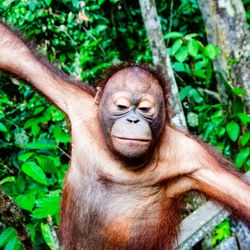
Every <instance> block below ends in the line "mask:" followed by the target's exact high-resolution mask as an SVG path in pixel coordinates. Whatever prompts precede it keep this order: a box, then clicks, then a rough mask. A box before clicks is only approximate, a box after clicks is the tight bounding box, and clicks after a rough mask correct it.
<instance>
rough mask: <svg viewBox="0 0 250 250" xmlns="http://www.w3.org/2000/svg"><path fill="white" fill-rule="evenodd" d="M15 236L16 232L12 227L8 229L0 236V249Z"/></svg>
mask: <svg viewBox="0 0 250 250" xmlns="http://www.w3.org/2000/svg"><path fill="white" fill-rule="evenodd" d="M15 235H16V230H15V229H14V228H13V227H8V228H6V229H4V230H3V232H2V233H1V234H0V247H2V246H3V245H5V244H6V243H7V242H8V241H9V240H10V239H11V238H13V237H14V236H15Z"/></svg>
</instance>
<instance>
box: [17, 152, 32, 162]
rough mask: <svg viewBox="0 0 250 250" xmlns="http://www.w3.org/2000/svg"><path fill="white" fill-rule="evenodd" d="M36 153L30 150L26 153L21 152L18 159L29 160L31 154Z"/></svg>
mask: <svg viewBox="0 0 250 250" xmlns="http://www.w3.org/2000/svg"><path fill="white" fill-rule="evenodd" d="M33 155H34V153H33V152H29V153H25V154H20V155H19V156H18V160H19V161H27V160H28V159H29V158H30V157H31V156H33Z"/></svg>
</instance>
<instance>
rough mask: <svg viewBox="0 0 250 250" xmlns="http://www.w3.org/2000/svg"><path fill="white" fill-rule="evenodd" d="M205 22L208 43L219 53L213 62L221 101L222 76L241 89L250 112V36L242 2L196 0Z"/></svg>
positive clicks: (224, 97) (235, 0) (223, 90)
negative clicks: (243, 91) (216, 48)
mask: <svg viewBox="0 0 250 250" xmlns="http://www.w3.org/2000/svg"><path fill="white" fill-rule="evenodd" d="M198 1H199V5H200V10H201V13H202V16H203V19H204V23H205V27H206V33H207V38H208V42H209V43H212V44H215V45H216V46H217V47H218V48H219V49H220V50H221V52H222V54H221V56H219V57H217V58H216V60H215V61H214V68H215V70H216V71H218V72H219V75H218V78H217V79H218V83H219V89H220V94H221V96H222V98H223V99H224V100H226V98H227V96H226V95H225V93H226V92H225V85H224V84H223V81H222V80H221V77H220V75H221V76H223V78H224V79H225V80H226V81H227V82H228V83H229V84H230V85H231V86H232V87H234V88H235V87H237V88H242V89H244V90H245V91H246V93H247V95H245V96H244V101H245V105H246V108H247V110H248V111H249V112H250V95H249V93H250V33H249V31H248V28H247V21H246V13H245V10H244V6H243V4H242V1H241V0H198Z"/></svg>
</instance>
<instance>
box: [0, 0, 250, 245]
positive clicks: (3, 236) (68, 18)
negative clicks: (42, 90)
mask: <svg viewBox="0 0 250 250" xmlns="http://www.w3.org/2000/svg"><path fill="white" fill-rule="evenodd" d="M244 2H245V4H249V1H247V0H246V1H244ZM157 7H158V11H159V15H160V18H161V24H162V29H163V34H164V39H165V41H166V44H167V45H168V52H169V54H170V56H171V60H172V66H173V68H174V70H175V76H176V79H177V81H178V85H179V86H180V98H181V100H182V102H183V106H184V109H185V113H186V117H187V121H188V124H189V128H190V130H191V131H192V132H194V133H198V134H199V135H200V136H201V137H202V138H203V139H204V140H206V141H208V142H209V143H211V144H213V145H214V146H215V147H216V148H217V149H218V150H219V151H220V152H222V153H223V154H225V155H226V156H227V157H229V158H231V159H233V160H235V163H236V167H237V168H239V169H241V170H250V156H249V155H250V152H249V151H250V148H249V141H250V132H249V130H248V128H249V125H250V116H249V115H247V114H246V113H244V106H243V102H242V96H244V95H245V94H246V93H244V91H243V90H241V89H239V88H232V87H230V86H229V85H228V84H227V83H226V82H225V86H226V88H227V91H228V100H227V102H225V103H223V102H221V100H220V96H219V95H218V93H217V86H216V80H215V73H216V72H214V71H213V67H212V63H213V60H214V59H215V58H216V56H219V55H220V52H219V51H218V49H217V48H216V47H215V46H214V45H211V44H207V43H206V38H205V37H206V36H205V33H204V27H203V25H201V24H202V18H201V15H200V12H199V7H198V3H197V1H196V0H180V1H174V4H173V8H172V7H171V1H157ZM247 15H249V13H248V14H247ZM0 16H1V17H2V18H3V20H4V21H7V22H9V23H11V24H12V25H13V26H14V27H16V28H17V29H19V30H21V31H23V32H24V34H25V36H26V38H27V39H29V38H32V39H33V40H34V42H35V43H36V44H38V50H39V51H40V53H42V54H43V55H46V56H47V57H48V59H49V60H50V61H51V62H53V63H56V64H57V65H58V67H59V69H61V70H63V71H65V72H67V73H70V74H71V75H73V76H74V77H75V78H77V79H80V80H82V81H84V82H85V83H89V84H95V79H96V77H97V76H98V75H100V74H102V72H103V70H104V69H106V68H107V67H108V66H110V65H111V64H112V63H113V62H115V61H119V60H133V61H146V62H151V61H152V57H151V53H150V47H149V44H148V40H147V37H146V32H145V29H144V26H143V22H142V18H141V12H140V7H139V3H138V1H121V0H98V1H94V0H86V1H77V0H62V1H58V0H54V1H52V0H36V1H24V0H21V1H13V0H0ZM0 79H1V83H2V84H0V185H1V187H2V188H3V189H4V191H5V192H6V193H8V194H9V195H10V196H11V197H13V199H14V200H15V202H16V203H17V204H18V205H19V207H20V208H21V209H22V210H23V212H24V214H25V217H26V228H27V230H28V231H29V232H30V235H31V239H32V242H33V244H34V246H35V248H36V249H54V247H55V242H54V239H53V237H52V235H53V230H54V229H56V228H57V226H58V223H59V203H60V197H61V188H62V183H63V178H64V175H65V171H66V170H67V168H68V162H69V160H70V158H69V154H68V151H69V145H70V136H69V131H68V127H67V124H66V122H65V119H64V115H63V114H62V113H61V112H60V111H59V110H57V109H56V108H55V107H53V106H51V105H49V104H48V103H47V101H46V100H44V99H43V98H41V97H40V96H39V95H38V94H35V92H34V91H33V90H32V89H30V88H29V87H27V86H25V85H23V83H22V82H20V81H17V80H13V79H10V78H8V77H7V76H6V75H5V74H3V73H0ZM13 83H14V84H13ZM48 221H49V223H48ZM227 225H228V224H226V225H222V226H220V227H219V228H218V229H217V231H215V236H214V242H217V241H218V240H220V239H222V238H223V237H224V235H226V233H224V231H227ZM223 230H224V231H223ZM221 235H223V237H222V236H221ZM0 247H1V248H5V249H22V246H21V244H20V242H19V240H18V238H17V233H16V231H15V229H14V228H12V227H6V228H1V226H0Z"/></svg>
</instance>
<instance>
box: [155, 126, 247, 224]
mask: <svg viewBox="0 0 250 250" xmlns="http://www.w3.org/2000/svg"><path fill="white" fill-rule="evenodd" d="M167 129H168V130H167V136H166V139H165V144H166V145H165V146H164V151H163V153H162V155H163V156H162V157H163V158H164V157H166V163H165V164H163V167H162V168H161V172H160V174H159V176H163V178H165V179H167V182H164V183H167V185H166V194H167V196H168V197H173V198H174V197H178V196H180V195H183V194H184V193H186V192H188V191H191V190H198V191H200V192H202V193H204V194H206V195H208V196H209V197H210V198H212V199H214V200H215V201H218V202H220V203H222V204H223V205H225V207H226V208H229V209H231V210H232V212H235V213H238V214H240V215H241V217H244V218H245V219H246V220H247V221H248V222H249V223H250V183H249V184H248V183H247V182H245V181H244V180H243V179H242V177H243V175H242V174H241V173H238V172H236V171H235V170H233V169H231V167H230V165H231V163H230V162H228V161H227V160H226V159H225V158H223V156H221V155H220V154H219V153H217V152H216V150H214V149H213V148H211V147H209V146H208V145H207V144H205V143H203V142H201V141H199V139H197V138H194V137H193V136H191V135H185V134H183V133H181V132H179V131H177V130H175V129H173V128H170V127H168V128H167Z"/></svg>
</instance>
